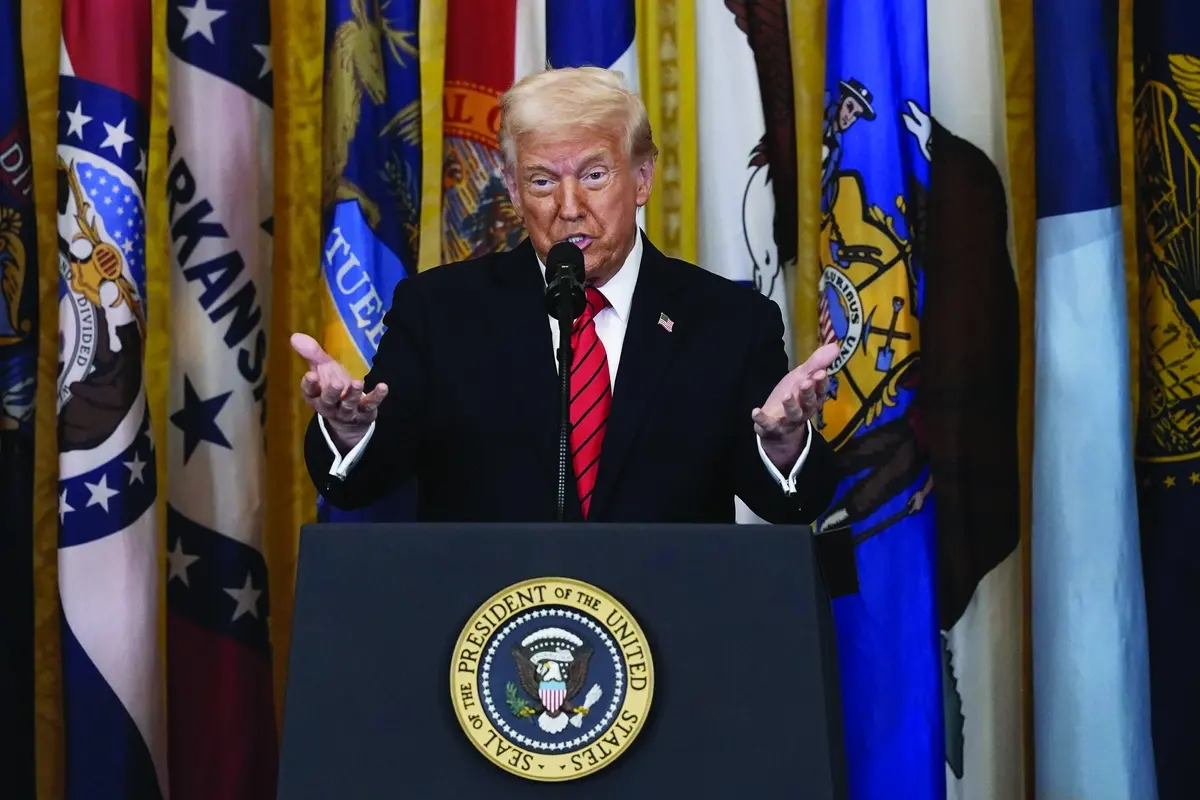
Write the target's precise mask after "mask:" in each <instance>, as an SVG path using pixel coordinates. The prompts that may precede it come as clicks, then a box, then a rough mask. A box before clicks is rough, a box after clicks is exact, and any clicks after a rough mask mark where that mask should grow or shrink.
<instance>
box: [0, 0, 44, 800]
mask: <svg viewBox="0 0 1200 800" xmlns="http://www.w3.org/2000/svg"><path fill="white" fill-rule="evenodd" d="M0 86H4V87H6V88H5V90H4V91H3V92H0V509H3V513H0V708H2V709H4V714H3V722H0V735H3V737H4V741H5V742H6V745H5V747H4V748H3V749H0V753H2V755H0V775H5V776H11V784H10V791H12V792H14V793H15V795H16V796H19V797H32V796H33V792H34V762H33V758H34V756H33V485H34V484H33V475H34V459H33V448H34V402H33V401H34V395H35V393H36V391H37V342H38V303H37V296H38V277H37V264H38V260H37V223H36V221H35V215H34V206H33V157H32V153H31V152H30V144H29V115H28V110H27V108H26V101H25V69H24V64H23V54H22V46H21V3H20V0H0ZM6 780H7V779H6Z"/></svg>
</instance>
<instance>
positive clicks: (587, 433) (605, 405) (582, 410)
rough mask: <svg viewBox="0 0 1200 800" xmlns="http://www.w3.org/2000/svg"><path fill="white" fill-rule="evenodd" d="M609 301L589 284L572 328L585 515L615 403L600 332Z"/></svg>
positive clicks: (578, 470) (574, 430)
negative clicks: (598, 319) (584, 303)
mask: <svg viewBox="0 0 1200 800" xmlns="http://www.w3.org/2000/svg"><path fill="white" fill-rule="evenodd" d="M607 305H608V300H607V299H605V297H604V295H602V294H601V293H600V290H599V289H596V288H594V287H591V286H589V287H588V288H587V308H585V309H584V310H583V313H582V314H581V315H580V316H579V319H577V320H575V326H574V328H573V329H572V330H571V350H572V361H571V386H570V389H571V408H570V412H571V454H572V456H571V458H572V461H573V462H574V465H575V483H576V486H577V487H578V489H579V503H580V505H581V506H582V508H583V516H584V517H585V518H586V517H587V515H588V508H589V506H590V505H591V501H592V491H593V490H594V489H595V488H596V473H597V472H598V471H599V469H600V446H601V444H602V443H603V442H604V427H605V423H607V422H608V410H609V408H610V407H611V406H612V381H611V380H610V378H609V374H608V353H606V352H605V350H604V343H603V342H601V341H600V337H599V335H598V334H597V333H596V315H597V314H599V313H600V311H601V309H603V308H604V307H605V306H607Z"/></svg>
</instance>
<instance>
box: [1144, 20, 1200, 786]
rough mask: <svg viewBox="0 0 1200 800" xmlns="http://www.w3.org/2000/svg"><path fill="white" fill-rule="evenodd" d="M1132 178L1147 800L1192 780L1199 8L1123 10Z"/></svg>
mask: <svg viewBox="0 0 1200 800" xmlns="http://www.w3.org/2000/svg"><path fill="white" fill-rule="evenodd" d="M1134 14H1135V15H1136V17H1135V20H1134V53H1133V58H1134V74H1135V75H1136V76H1137V77H1136V85H1135V87H1134V109H1133V120H1134V132H1135V136H1134V141H1135V142H1136V146H1137V150H1136V152H1135V156H1134V158H1135V162H1134V163H1135V169H1134V174H1135V177H1136V181H1137V232H1138V243H1137V248H1138V262H1139V265H1140V267H1141V275H1140V278H1141V290H1142V296H1141V315H1140V316H1141V323H1142V327H1141V331H1140V334H1141V348H1140V355H1141V380H1140V387H1141V403H1140V404H1139V410H1140V411H1139V419H1138V426H1137V435H1136V439H1135V445H1134V446H1135V452H1136V454H1137V481H1138V487H1137V490H1138V512H1139V523H1140V534H1141V553H1142V559H1143V575H1144V580H1145V590H1146V622H1147V633H1148V639H1149V645H1150V649H1149V652H1150V719H1151V724H1152V731H1151V732H1152V735H1153V739H1154V760H1155V765H1156V776H1157V781H1158V791H1159V796H1160V797H1162V798H1163V799H1164V800H1175V798H1183V797H1191V796H1192V795H1193V794H1195V793H1196V787H1197V785H1200V759H1197V758H1196V753H1197V752H1198V748H1200V728H1197V726H1196V719H1197V716H1200V681H1197V680H1196V663H1197V656H1200V648H1198V647H1197V646H1196V638H1195V634H1194V631H1195V626H1196V619H1197V614H1198V612H1197V609H1200V536H1198V535H1197V531H1196V521H1197V520H1198V519H1200V425H1198V424H1197V422H1198V421H1200V418H1198V417H1197V416H1196V407H1197V402H1198V401H1200V314H1198V313H1197V309H1198V308H1200V241H1198V240H1197V238H1196V228H1197V213H1198V212H1200V25H1198V24H1197V23H1198V22H1200V8H1197V6H1196V4H1195V3H1194V2H1192V0H1139V2H1138V3H1137V4H1136V5H1135V6H1134Z"/></svg>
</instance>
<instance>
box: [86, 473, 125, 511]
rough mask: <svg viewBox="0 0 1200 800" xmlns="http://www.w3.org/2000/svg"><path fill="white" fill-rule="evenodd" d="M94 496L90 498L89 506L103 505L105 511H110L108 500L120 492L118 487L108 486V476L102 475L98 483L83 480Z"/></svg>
mask: <svg viewBox="0 0 1200 800" xmlns="http://www.w3.org/2000/svg"><path fill="white" fill-rule="evenodd" d="M83 485H84V486H86V487H87V489H88V491H89V492H91V493H92V496H91V497H89V498H88V501H87V504H88V506H102V507H103V508H104V510H105V511H108V510H109V508H108V501H109V500H111V499H112V498H114V497H116V496H117V495H119V494H120V492H119V491H118V490H116V489H110V488H108V476H107V475H101V476H100V481H99V482H98V483H88V482H87V481H84V482H83Z"/></svg>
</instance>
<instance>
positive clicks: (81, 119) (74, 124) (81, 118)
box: [67, 102, 92, 140]
mask: <svg viewBox="0 0 1200 800" xmlns="http://www.w3.org/2000/svg"><path fill="white" fill-rule="evenodd" d="M91 121H92V118H91V117H89V116H87V115H86V114H84V113H83V103H81V102H76V103H75V110H74V111H68V112H67V136H70V135H71V134H75V135H76V136H77V137H79V139H80V140H82V139H83V126H84V125H87V124H88V123H89V122H91Z"/></svg>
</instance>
